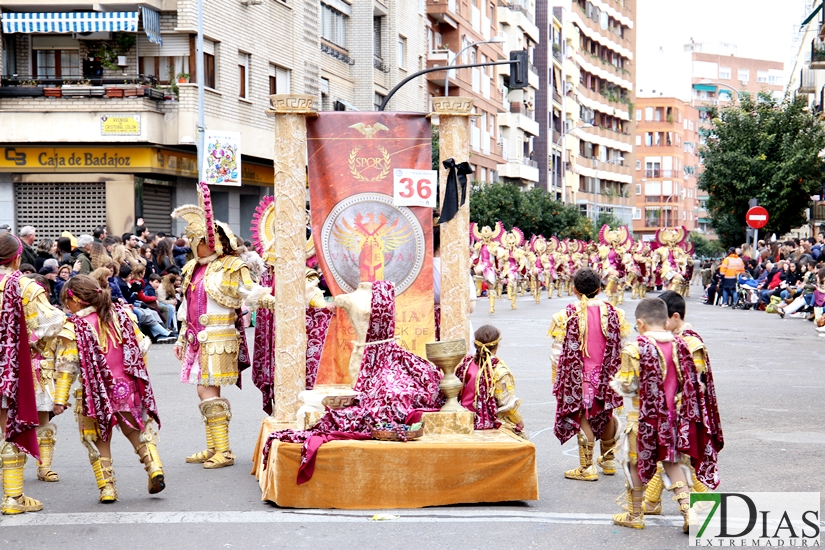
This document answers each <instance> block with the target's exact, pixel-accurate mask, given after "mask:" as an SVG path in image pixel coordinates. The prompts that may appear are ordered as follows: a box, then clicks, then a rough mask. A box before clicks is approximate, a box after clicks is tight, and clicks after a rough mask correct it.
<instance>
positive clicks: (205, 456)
mask: <svg viewBox="0 0 825 550" xmlns="http://www.w3.org/2000/svg"><path fill="white" fill-rule="evenodd" d="M205 403H206V401H202V402H201V403H200V404H199V405H198V406H199V408H200V410H201V417H202V418H203V428H204V431H205V432H206V450H204V451H201V452H199V453H195V454H193V455H189V456H187V457H186V462H187V464H203V463H204V462H206V461H207V460H209V459H210V458H212V455H213V454H215V444H214V443H213V442H212V430H211V429H209V424H207V422H206V413H205V412H204V405H205Z"/></svg>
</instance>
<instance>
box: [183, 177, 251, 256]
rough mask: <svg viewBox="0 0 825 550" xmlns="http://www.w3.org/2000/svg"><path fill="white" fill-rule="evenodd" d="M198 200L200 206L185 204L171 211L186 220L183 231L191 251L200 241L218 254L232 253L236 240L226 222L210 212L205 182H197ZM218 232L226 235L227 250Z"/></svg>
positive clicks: (209, 199)
mask: <svg viewBox="0 0 825 550" xmlns="http://www.w3.org/2000/svg"><path fill="white" fill-rule="evenodd" d="M198 202H200V206H195V205H193V204H186V205H183V206H180V207H178V208H176V209H175V210H174V211H173V212H172V217H173V218H175V219H177V218H180V219H183V220H184V221H185V222H186V229H185V232H186V236H187V237H188V238H189V241H190V243H191V245H192V251H193V252H194V251H195V250H196V249H197V247H198V244H199V243H201V242H202V243H205V244H206V245H207V246H208V247H209V250H211V251H212V252H216V253H218V255H220V256H222V255H224V254H230V253H232V252H233V251H234V250H235V249H236V248H238V240H237V239H236V238H235V234H234V233H233V232H232V229H231V228H230V227H229V226H228V225H227V224H225V223H223V222H219V221H217V220H216V219H215V215H214V213H213V212H212V195H211V194H210V192H209V187H208V186H207V185H206V183H205V182H199V183H198ZM218 232H221V233H223V234H224V236H225V237H226V240H227V242H228V243H229V246H230V249H229V250H224V247H223V242H222V240H221V239H220V238H219V236H218Z"/></svg>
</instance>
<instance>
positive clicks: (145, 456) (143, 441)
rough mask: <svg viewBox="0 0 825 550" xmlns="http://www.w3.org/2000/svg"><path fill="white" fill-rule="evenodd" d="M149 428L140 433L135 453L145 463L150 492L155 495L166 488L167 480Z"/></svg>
mask: <svg viewBox="0 0 825 550" xmlns="http://www.w3.org/2000/svg"><path fill="white" fill-rule="evenodd" d="M146 428H147V429H146V430H144V431H143V432H142V433H141V434H140V443H139V444H138V446H137V448H136V449H135V453H136V454H137V455H138V457H140V461H141V462H142V463H143V468H144V469H145V470H146V473H147V474H148V475H149V494H150V495H154V494H156V493H159V492H161V491H163V490H164V489H165V488H166V482H165V478H164V475H163V464H162V463H161V461H160V454H159V453H158V447H157V445H156V444H155V438H154V435H153V434H152V433H151V431H150V430H149V426H148V425H147V427H146Z"/></svg>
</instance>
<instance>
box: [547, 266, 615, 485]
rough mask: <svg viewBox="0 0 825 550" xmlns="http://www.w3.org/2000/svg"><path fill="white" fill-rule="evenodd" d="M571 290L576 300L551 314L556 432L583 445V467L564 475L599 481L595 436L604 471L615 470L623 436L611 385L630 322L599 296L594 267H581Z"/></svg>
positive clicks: (571, 477)
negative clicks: (615, 460) (614, 411)
mask: <svg viewBox="0 0 825 550" xmlns="http://www.w3.org/2000/svg"><path fill="white" fill-rule="evenodd" d="M573 290H574V293H575V294H576V297H577V298H578V300H577V301H576V302H573V303H572V304H570V305H568V306H567V307H566V308H565V310H564V311H560V312H558V313H556V314H555V315H553V320H552V322H551V324H550V331H549V334H550V336H552V337H553V338H554V342H553V351H552V354H551V358H550V359H551V362H552V365H553V374H552V376H553V394H554V395H555V397H556V401H557V403H558V405H557V407H556V423H555V426H554V433H555V434H556V437H557V438H558V439H559V441H561V442H562V443H565V442H567V441H568V440H569V439H570V438H571V437H573V436H574V435H575V436H576V437H577V441H578V444H579V467H578V468H574V469H572V470H568V471H567V472H565V473H564V477H566V478H568V479H575V480H581V481H596V480H597V479H599V474H598V471H597V470H596V466H595V464H594V463H593V450H594V447H595V445H596V439H599V440H600V441H601V444H600V449H599V450H600V451H601V456H599V457H598V458H597V460H596V462H597V463H598V465H599V467H601V469H602V470H603V471H604V473H605V474H606V475H613V474H615V473H616V465H615V462H614V458H615V457H614V453H615V446H616V442H617V440H618V435H619V434H618V432H617V431H616V428H617V423H616V421H615V420H614V418H613V410H614V409H616V408H618V407H621V406H622V398H621V396H619V395H618V394H617V393H616V392H615V391H613V390H612V389H611V388H610V386H609V384H610V381H611V380H612V379H613V375H614V374H616V372H617V371H618V370H619V366H620V363H621V356H620V354H621V350H622V340H623V338H625V337H626V336H627V335H628V334H629V333H630V326H629V325H628V324H627V322H626V321H625V318H624V312H622V310H620V309H616V308H615V307H613V306H612V305H610V304H609V303H607V302H604V301H602V300H599V299H597V298H596V296H597V295H598V294H599V292H600V291H601V280H600V277H599V274H598V273H596V272H595V271H594V270H592V269H590V268H589V267H584V268H581V269H579V270H578V271H577V272H576V273H575V275H574V276H573Z"/></svg>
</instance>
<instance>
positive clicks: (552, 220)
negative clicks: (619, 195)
mask: <svg viewBox="0 0 825 550" xmlns="http://www.w3.org/2000/svg"><path fill="white" fill-rule="evenodd" d="M470 220H471V221H474V222H475V223H477V224H479V225H481V226H484V225H489V226H490V227H492V226H493V224H495V223H496V222H497V221H500V222H501V223H503V224H504V226H505V227H506V228H507V229H511V228H512V227H518V228H519V229H521V230H522V231H523V232H524V234H525V236H527V237H528V238H529V237H530V236H531V235H544V236H545V237H550V236H551V235H555V236H557V237H559V238H561V239H565V238H571V239H585V240H586V239H589V238H591V237H592V233H593V225H592V224H591V223H590V220H589V219H587V218H586V217H585V216H583V215H582V214H581V213H580V212H579V209H578V208H576V207H575V206H567V205H564V204H562V203H561V202H559V201H557V200H555V199H554V198H553V196H552V195H550V194H549V193H547V192H546V191H545V190H543V189H539V188H533V189H531V190H530V191H527V192H524V191H522V190H521V189H520V188H519V187H518V186H517V185H515V184H513V183H487V184H484V183H481V182H478V181H474V182H473V183H472V186H471V190H470Z"/></svg>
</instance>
